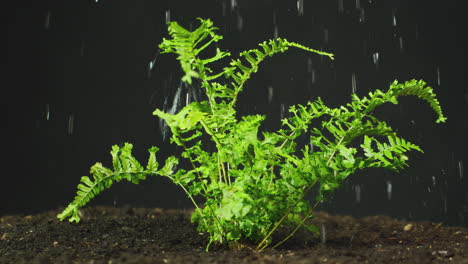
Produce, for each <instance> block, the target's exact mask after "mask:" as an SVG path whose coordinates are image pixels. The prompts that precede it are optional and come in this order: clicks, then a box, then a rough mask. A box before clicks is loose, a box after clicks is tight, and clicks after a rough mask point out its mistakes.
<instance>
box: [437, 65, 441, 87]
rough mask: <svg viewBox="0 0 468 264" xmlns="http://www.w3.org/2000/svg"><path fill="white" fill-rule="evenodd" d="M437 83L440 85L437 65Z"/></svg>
mask: <svg viewBox="0 0 468 264" xmlns="http://www.w3.org/2000/svg"><path fill="white" fill-rule="evenodd" d="M436 71H437V85H440V69H439V67H437V70H436Z"/></svg>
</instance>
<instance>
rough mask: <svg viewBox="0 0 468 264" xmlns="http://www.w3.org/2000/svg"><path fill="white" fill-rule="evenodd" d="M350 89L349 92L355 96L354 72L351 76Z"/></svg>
mask: <svg viewBox="0 0 468 264" xmlns="http://www.w3.org/2000/svg"><path fill="white" fill-rule="evenodd" d="M351 89H352V91H351V92H352V93H353V94H355V93H356V74H355V73H354V72H353V74H352V75H351Z"/></svg>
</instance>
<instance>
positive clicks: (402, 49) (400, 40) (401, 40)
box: [398, 36, 404, 52]
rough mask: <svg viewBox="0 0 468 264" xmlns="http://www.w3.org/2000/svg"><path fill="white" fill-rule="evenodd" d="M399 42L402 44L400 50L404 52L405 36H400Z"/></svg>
mask: <svg viewBox="0 0 468 264" xmlns="http://www.w3.org/2000/svg"><path fill="white" fill-rule="evenodd" d="M398 44H399V46H400V52H403V51H404V47H403V37H402V36H400V38H399V39H398Z"/></svg>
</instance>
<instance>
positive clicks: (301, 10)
mask: <svg viewBox="0 0 468 264" xmlns="http://www.w3.org/2000/svg"><path fill="white" fill-rule="evenodd" d="M296 4H297V14H298V15H299V16H302V15H304V0H297V3H296Z"/></svg>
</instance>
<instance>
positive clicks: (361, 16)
mask: <svg viewBox="0 0 468 264" xmlns="http://www.w3.org/2000/svg"><path fill="white" fill-rule="evenodd" d="M364 22H366V12H365V11H364V8H361V9H360V10H359V23H361V24H362V23H364Z"/></svg>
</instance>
